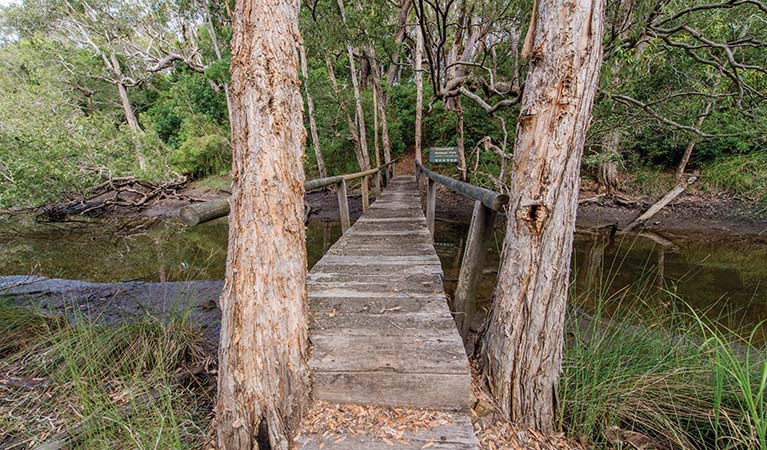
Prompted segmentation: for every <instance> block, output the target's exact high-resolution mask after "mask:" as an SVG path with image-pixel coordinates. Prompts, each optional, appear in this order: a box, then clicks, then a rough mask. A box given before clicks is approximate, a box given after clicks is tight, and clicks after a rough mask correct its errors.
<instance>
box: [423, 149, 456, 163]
mask: <svg viewBox="0 0 767 450" xmlns="http://www.w3.org/2000/svg"><path fill="white" fill-rule="evenodd" d="M429 162H430V163H455V162H458V147H430V148H429Z"/></svg>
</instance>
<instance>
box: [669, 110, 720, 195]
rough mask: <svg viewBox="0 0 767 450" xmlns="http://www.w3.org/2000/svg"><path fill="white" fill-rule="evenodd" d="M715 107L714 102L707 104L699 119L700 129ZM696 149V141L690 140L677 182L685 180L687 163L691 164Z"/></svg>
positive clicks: (677, 173) (678, 170)
mask: <svg viewBox="0 0 767 450" xmlns="http://www.w3.org/2000/svg"><path fill="white" fill-rule="evenodd" d="M712 105H713V102H708V103H706V108H705V109H704V111H703V114H701V116H700V117H698V123H697V127H698V128H700V127H701V126H702V125H703V122H705V121H706V117H708V115H709V114H711V106H712ZM694 149H695V140H693V139H690V143H689V144H687V148H685V149H684V154H683V155H682V159H681V160H680V161H679V165H678V166H676V173H675V176H676V180H677V182H679V181H682V180H683V179H684V171H685V169H687V163H689V162H690V157H691V156H692V151H693V150H694Z"/></svg>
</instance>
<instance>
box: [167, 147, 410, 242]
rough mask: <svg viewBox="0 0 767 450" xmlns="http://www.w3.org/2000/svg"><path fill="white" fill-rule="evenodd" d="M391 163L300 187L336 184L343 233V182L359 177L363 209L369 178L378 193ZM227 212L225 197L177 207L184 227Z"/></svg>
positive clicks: (346, 224)
mask: <svg viewBox="0 0 767 450" xmlns="http://www.w3.org/2000/svg"><path fill="white" fill-rule="evenodd" d="M395 162H396V161H391V162H389V163H386V164H382V165H380V166H378V167H375V168H373V169H370V170H366V171H364V172H357V173H350V174H346V175H338V176H335V177H326V178H318V179H316V180H309V181H307V182H305V183H304V190H305V191H306V192H311V191H316V190H318V189H322V188H325V187H328V186H336V194H337V195H338V211H339V213H340V216H341V230H342V231H343V232H344V233H346V230H348V229H349V227H350V226H351V217H350V216H349V200H348V198H347V193H346V192H347V189H346V187H347V186H346V185H347V182H349V181H353V180H357V179H360V178H362V210H363V211H367V209H368V208H369V207H370V199H369V192H368V185H369V183H370V177H371V176H375V180H374V188H373V190H374V191H375V193H376V195H378V194H379V193H380V192H381V185H383V186H386V185H388V184H389V181H390V180H391V178H392V177H393V176H394V163H395ZM227 214H229V200H228V199H225V198H222V199H218V200H212V201H209V202H203V203H197V204H194V205H189V206H185V207H183V208H181V211H179V217H180V218H181V221H182V222H184V223H185V224H186V225H188V226H194V225H197V224H200V223H203V222H208V221H210V220H214V219H218V218H219V217H224V216H226V215H227Z"/></svg>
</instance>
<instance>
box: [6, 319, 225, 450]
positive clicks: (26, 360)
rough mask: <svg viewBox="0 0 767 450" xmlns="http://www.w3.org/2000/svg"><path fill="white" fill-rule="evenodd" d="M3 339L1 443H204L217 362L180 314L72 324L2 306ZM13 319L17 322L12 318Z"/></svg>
mask: <svg viewBox="0 0 767 450" xmlns="http://www.w3.org/2000/svg"><path fill="white" fill-rule="evenodd" d="M0 318H3V319H11V321H10V322H5V320H4V321H3V328H2V331H3V341H9V340H11V339H16V338H18V337H20V336H24V332H23V330H24V329H25V325H24V324H27V325H30V324H31V325H33V328H26V330H32V332H29V333H28V334H27V335H26V336H25V337H24V340H23V343H22V342H21V341H19V343H17V344H16V345H15V346H13V347H11V346H6V347H4V348H5V353H3V355H2V363H1V365H0V369H1V370H0V376H3V377H5V378H6V379H8V380H12V381H14V382H13V383H10V384H0V390H2V392H1V393H2V395H0V430H3V431H2V432H0V447H2V448H9V449H10V448H26V447H34V446H35V445H39V444H41V443H45V442H48V443H50V442H53V441H61V440H63V441H64V442H65V443H66V445H65V447H66V448H80V449H100V448H137V449H181V448H194V447H199V446H201V445H202V442H203V441H204V436H205V435H206V428H207V424H208V422H209V420H210V419H209V415H210V402H211V398H212V397H211V396H212V394H211V393H210V392H209V389H210V386H206V385H205V383H204V382H202V381H201V379H200V378H199V377H197V376H195V375H196V374H199V373H201V372H204V368H205V366H206V365H207V364H208V363H209V362H211V361H212V360H211V356H210V354H209V352H208V351H207V347H206V343H205V342H204V341H203V339H202V338H201V337H200V335H199V334H198V333H197V332H196V331H195V330H194V329H193V328H192V327H190V326H189V324H188V323H187V321H186V319H185V317H184V316H183V315H181V316H178V317H175V318H172V319H170V320H168V321H160V320H157V319H155V318H152V317H148V316H147V317H144V318H141V319H139V320H138V321H136V322H132V323H126V324H123V325H120V326H111V327H110V326H106V325H102V324H98V323H94V322H90V321H87V320H86V319H81V320H78V321H77V322H76V323H75V324H67V323H65V322H64V321H61V320H55V319H49V318H46V317H42V316H40V315H39V314H36V313H30V312H27V311H22V310H18V309H14V308H12V307H8V306H7V305H2V306H0ZM6 323H12V324H13V325H8V326H6Z"/></svg>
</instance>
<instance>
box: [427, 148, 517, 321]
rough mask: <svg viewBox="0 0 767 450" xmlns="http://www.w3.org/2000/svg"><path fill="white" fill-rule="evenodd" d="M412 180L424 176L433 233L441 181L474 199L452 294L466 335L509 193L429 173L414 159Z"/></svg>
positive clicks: (432, 231) (457, 317) (454, 190)
mask: <svg viewBox="0 0 767 450" xmlns="http://www.w3.org/2000/svg"><path fill="white" fill-rule="evenodd" d="M415 172H416V180H417V182H418V186H419V192H420V187H421V183H422V179H423V178H424V177H425V178H426V179H427V185H426V223H427V225H428V227H429V230H430V231H431V233H432V236H433V235H434V213H435V209H436V206H437V205H436V203H437V184H441V185H443V186H445V187H446V188H448V189H450V190H451V191H453V192H457V193H459V194H461V195H463V196H465V197H468V198H470V199H472V200H474V212H473V213H472V216H471V225H469V233H468V236H467V238H466V246H465V249H464V253H463V260H462V261H461V270H460V273H459V275H458V285H457V286H456V288H455V294H454V296H453V308H454V310H455V312H456V316H455V317H456V322H457V324H458V327H459V329H460V330H461V331H462V333H461V334H462V335H463V336H468V335H469V333H468V331H469V326H470V324H469V321H468V320H464V318H465V317H471V316H472V315H473V313H474V312H475V311H471V308H474V307H475V305H476V303H477V291H478V290H479V283H480V281H481V279H482V269H483V267H484V263H485V258H486V257H487V246H488V243H489V242H490V239H491V238H492V236H493V227H494V225H495V218H496V216H497V215H498V212H499V211H501V210H502V209H503V208H504V207H505V206H506V204H507V203H508V202H509V196H508V195H506V194H500V193H498V192H494V191H491V190H489V189H485V188H481V187H479V186H474V185H473V184H469V183H464V182H463V181H459V180H456V179H454V178H450V177H446V176H444V175H440V174H438V173H436V172H433V171H431V170H429V169H427V168H425V167H424V166H423V165H421V164H420V163H419V162H418V161H416V163H415Z"/></svg>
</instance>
